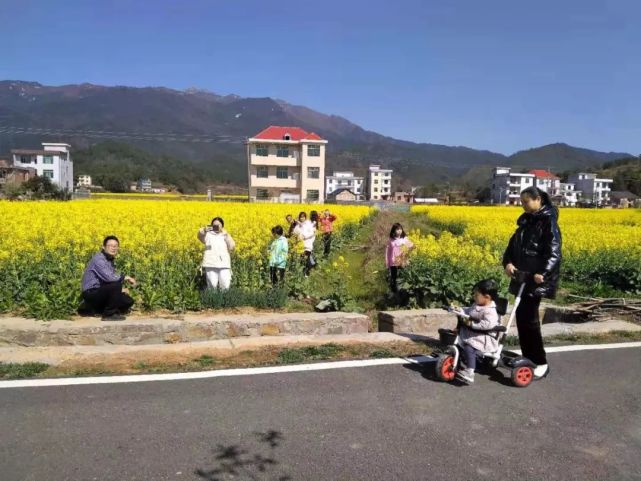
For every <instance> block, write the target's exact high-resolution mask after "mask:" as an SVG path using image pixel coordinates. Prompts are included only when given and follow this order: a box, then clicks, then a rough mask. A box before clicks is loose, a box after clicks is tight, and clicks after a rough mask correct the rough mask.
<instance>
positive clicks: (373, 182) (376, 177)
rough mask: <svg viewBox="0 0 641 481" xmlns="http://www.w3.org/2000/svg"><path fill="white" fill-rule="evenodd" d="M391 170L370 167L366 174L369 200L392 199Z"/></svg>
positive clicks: (377, 166) (376, 166)
mask: <svg viewBox="0 0 641 481" xmlns="http://www.w3.org/2000/svg"><path fill="white" fill-rule="evenodd" d="M392 172H394V171H393V170H392V169H381V166H380V165H370V166H369V170H368V172H367V194H368V196H369V200H390V199H391V198H392Z"/></svg>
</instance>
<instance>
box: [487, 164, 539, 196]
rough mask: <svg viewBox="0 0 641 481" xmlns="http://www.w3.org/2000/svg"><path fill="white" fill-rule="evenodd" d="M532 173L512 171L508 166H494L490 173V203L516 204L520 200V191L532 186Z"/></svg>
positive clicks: (533, 178)
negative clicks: (491, 173)
mask: <svg viewBox="0 0 641 481" xmlns="http://www.w3.org/2000/svg"><path fill="white" fill-rule="evenodd" d="M535 179H536V176H535V175H534V174H519V173H513V172H512V171H511V169H510V167H495V168H494V172H493V175H492V189H491V190H492V203H493V204H505V205H517V204H519V203H520V201H521V191H522V190H524V189H526V188H528V187H532V186H533V185H534V181H535Z"/></svg>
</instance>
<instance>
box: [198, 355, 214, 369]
mask: <svg viewBox="0 0 641 481" xmlns="http://www.w3.org/2000/svg"><path fill="white" fill-rule="evenodd" d="M194 361H195V362H196V363H197V364H199V365H200V366H201V367H210V366H212V365H213V364H214V363H215V362H216V360H215V359H214V358H213V357H211V356H210V355H209V354H203V355H202V356H200V357H199V358H197V359H194Z"/></svg>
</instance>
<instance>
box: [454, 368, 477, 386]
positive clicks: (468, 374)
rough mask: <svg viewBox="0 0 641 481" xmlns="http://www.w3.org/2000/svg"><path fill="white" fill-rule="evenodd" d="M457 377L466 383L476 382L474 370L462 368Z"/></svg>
mask: <svg viewBox="0 0 641 481" xmlns="http://www.w3.org/2000/svg"><path fill="white" fill-rule="evenodd" d="M456 378H457V379H458V380H460V381H463V382H464V383H465V384H472V383H473V382H474V370H472V369H460V370H459V371H458V372H457V373H456Z"/></svg>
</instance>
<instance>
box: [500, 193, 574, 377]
mask: <svg viewBox="0 0 641 481" xmlns="http://www.w3.org/2000/svg"><path fill="white" fill-rule="evenodd" d="M521 205H522V206H523V210H524V211H525V213H524V214H522V215H521V217H519V219H518V220H517V221H516V224H517V226H518V227H517V229H516V232H515V233H514V234H513V235H512V238H511V239H510V242H509V244H508V246H507V249H506V250H505V253H504V254H503V267H504V268H505V274H506V275H508V276H510V277H512V276H513V275H514V272H515V271H517V270H519V271H524V272H529V273H531V274H534V276H533V279H532V280H531V281H529V282H528V283H526V285H525V289H524V292H523V296H522V297H521V303H520V304H519V307H518V308H517V309H516V327H517V328H518V331H519V343H520V344H521V352H522V353H523V356H524V357H527V358H528V359H529V360H530V361H532V362H533V363H534V364H536V365H537V367H536V368H535V369H534V379H541V378H544V377H545V376H547V375H548V373H549V372H550V369H549V367H548V363H547V358H546V355H545V349H544V348H543V337H542V336H541V324H540V322H539V304H540V303H541V298H542V297H547V298H550V299H553V298H554V297H555V295H556V288H557V284H558V282H559V273H560V268H561V231H560V230H559V225H558V218H559V210H558V209H557V208H556V207H555V206H554V205H552V201H551V200H550V196H549V195H548V193H547V192H544V191H542V190H540V189H539V188H537V187H534V186H533V187H528V188H527V189H525V190H523V191H522V192H521ZM518 290H519V284H518V283H517V282H516V281H515V280H514V279H513V280H512V281H511V282H510V293H512V294H515V295H516V294H517V293H518Z"/></svg>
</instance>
